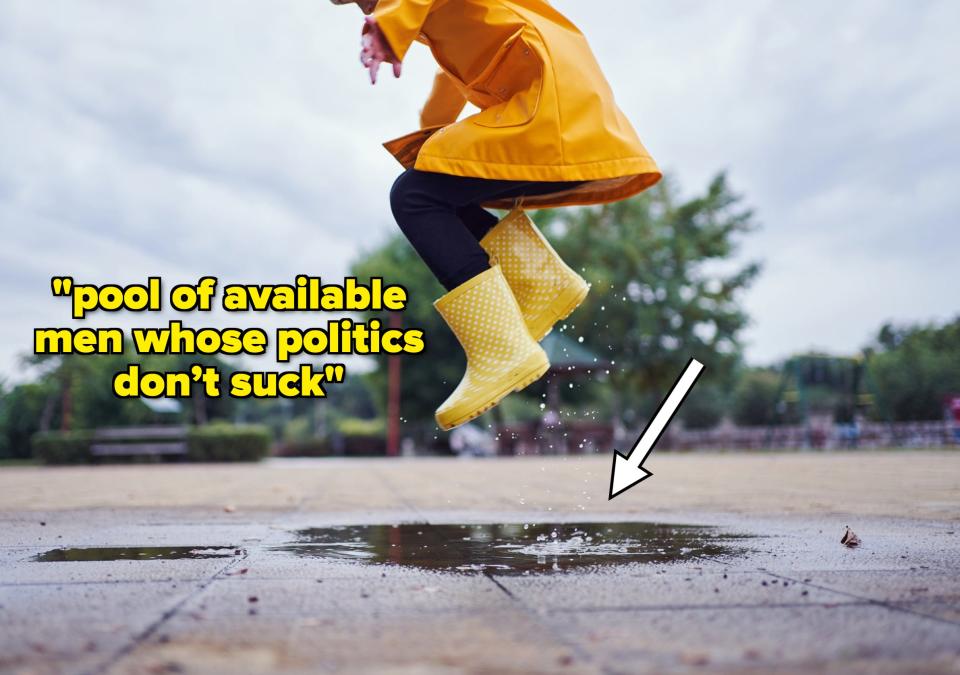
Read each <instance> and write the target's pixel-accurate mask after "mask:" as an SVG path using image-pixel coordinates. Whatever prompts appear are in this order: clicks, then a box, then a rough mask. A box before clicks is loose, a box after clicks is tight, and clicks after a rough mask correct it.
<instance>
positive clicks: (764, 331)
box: [0, 0, 960, 373]
mask: <svg viewBox="0 0 960 675" xmlns="http://www.w3.org/2000/svg"><path fill="white" fill-rule="evenodd" d="M555 4H556V5H557V6H558V8H559V9H561V10H562V11H565V12H567V13H568V14H569V15H570V17H571V18H572V19H574V20H575V21H576V22H577V23H579V24H580V25H581V26H582V28H583V29H584V31H585V32H586V33H587V35H588V37H589V38H590V39H591V42H592V44H593V46H594V49H595V51H596V53H597V55H598V58H599V59H600V61H601V63H602V65H603V66H604V68H605V70H606V72H607V75H608V78H609V79H610V81H611V83H612V84H613V86H614V90H615V91H616V93H617V97H618V101H619V102H620V104H621V106H622V107H623V108H624V110H625V111H626V112H627V114H628V116H629V117H630V118H631V119H632V120H634V122H635V125H636V126H637V128H638V130H639V131H640V134H641V136H642V137H643V139H644V141H645V143H646V144H647V145H648V147H649V148H650V150H651V151H652V152H653V153H654V155H655V156H656V157H657V159H658V160H659V161H660V162H661V164H662V165H663V166H664V167H665V168H668V169H670V170H673V171H675V172H676V173H677V175H678V177H679V178H680V179H681V181H682V183H683V185H684V187H685V188H686V190H687V191H689V192H692V191H695V190H698V189H700V188H701V187H702V186H703V185H704V184H705V183H706V181H707V180H708V179H709V177H710V176H711V175H712V174H713V173H714V172H716V171H717V170H720V169H728V170H729V171H730V174H731V179H732V181H733V184H734V185H735V186H736V187H737V188H738V189H739V190H741V191H742V192H744V193H745V195H746V196H747V199H748V201H749V203H751V204H752V205H754V206H755V207H756V208H757V211H758V215H759V218H760V220H761V221H762V222H763V223H764V229H763V230H762V231H761V232H759V233H757V234H755V235H751V237H750V238H749V240H748V241H747V242H746V243H745V246H744V251H743V256H744V258H749V259H753V258H760V259H763V260H765V261H766V271H765V273H764V275H763V276H762V277H761V279H760V280H759V282H758V283H757V285H756V287H755V288H754V289H753V290H752V291H750V292H749V294H748V295H747V296H746V298H745V301H746V304H747V307H748V309H749V311H750V312H751V313H752V315H753V317H754V325H753V327H752V328H751V329H750V331H749V333H748V339H749V341H750V349H749V351H748V357H749V358H750V359H751V360H753V361H766V360H769V359H773V358H776V357H779V356H782V355H785V354H787V353H789V352H790V351H792V350H796V349H803V348H806V347H808V346H820V347H823V348H827V349H831V350H836V351H851V350H854V349H856V348H857V347H858V346H859V345H861V344H862V343H863V342H864V341H865V340H866V338H867V337H868V336H869V335H870V334H871V333H872V332H873V331H874V330H875V329H876V327H877V326H878V325H879V323H880V322H881V321H884V320H887V319H890V318H897V319H901V320H905V319H914V320H925V319H930V318H946V317H948V316H950V315H951V314H952V313H955V312H956V310H957V308H958V303H957V301H956V298H955V285H956V284H955V280H953V279H951V278H950V276H951V272H950V270H951V269H955V267H956V263H955V261H954V260H952V259H951V257H952V256H955V251H957V250H960V234H958V231H957V228H956V227H955V215H954V214H955V213H956V211H957V206H958V197H957V193H956V188H955V186H956V185H957V184H958V179H960V166H958V163H957V159H956V158H957V157H958V156H960V152H958V151H960V147H958V146H960V89H958V88H957V87H956V86H954V81H955V77H954V73H953V69H954V68H955V65H956V63H958V62H960V48H958V47H957V46H956V40H955V39H954V38H955V33H956V28H957V26H960V4H958V3H955V2H952V1H951V0H939V1H935V0H925V1H922V2H915V3H909V4H906V3H896V2H892V1H891V2H885V3H878V2H875V1H869V0H853V1H852V2H848V3H842V4H838V3H835V2H827V1H826V0H818V1H815V2H806V3H784V2H774V1H772V0H735V1H733V2H729V3H715V2H706V1H705V0H696V1H695V0H677V1H675V2H670V3H662V2H653V1H652V0H603V1H602V2H594V3H583V2H575V1H574V0H562V1H560V0H558V1H557V2H556V3H555ZM358 32H359V14H358V13H356V12H354V11H351V10H350V9H346V8H340V9H337V8H334V7H332V6H330V5H329V4H328V3H326V2H324V1H322V0H284V1H282V2H279V3H269V4H265V3H263V2H260V1H255V0H236V1H234V2H231V3H229V5H224V4H222V3H196V2H188V1H187V0H138V1H137V2H114V1H111V0H80V1H77V0H48V1H45V2H36V1H35V0H0V147H2V148H3V152H2V153H0V227H2V236H3V240H2V241H3V245H2V247H0V279H2V287H0V301H2V302H3V305H4V307H5V313H4V318H3V327H4V330H3V331H2V332H0V372H7V373H13V372H15V371H16V369H17V366H16V363H15V358H14V357H15V355H16V354H17V353H20V352H23V351H25V350H26V349H27V348H28V346H29V344H30V330H31V328H32V327H33V326H34V325H38V324H50V323H57V322H60V321H63V320H64V317H65V316H66V315H65V313H64V311H63V306H62V303H61V302H60V301H58V300H57V299H54V298H51V297H49V277H50V276H52V275H54V274H62V273H72V274H74V275H75V276H76V277H78V278H84V279H86V280H91V281H97V280H99V281H104V280H107V279H110V280H116V281H123V282H134V281H139V280H140V279H142V278H143V277H144V276H146V275H148V274H162V275H164V276H169V277H172V280H173V281H189V280H192V279H194V278H196V277H199V276H201V275H204V274H216V275H220V276H222V277H223V278H224V279H225V280H243V281H260V282H268V281H275V282H283V281H287V280H289V279H290V278H292V276H293V275H294V274H296V273H300V272H308V273H312V274H319V275H323V276H325V277H337V276H342V275H343V274H344V273H345V271H346V267H347V264H348V262H349V261H350V259H351V258H352V257H353V256H354V255H355V254H356V253H357V251H358V250H360V249H361V248H364V247H369V246H370V245H372V243H374V242H375V241H377V240H378V239H379V238H381V237H382V236H384V235H385V234H386V233H389V232H391V231H392V228H393V224H392V220H391V218H390V214H389V208H388V204H387V192H388V190H389V186H390V183H391V181H392V180H393V177H394V176H395V174H396V173H397V172H398V170H399V168H398V167H397V166H396V165H395V164H394V163H393V160H392V159H390V158H389V156H387V155H386V154H385V153H384V151H383V150H382V149H381V148H380V146H379V142H380V141H382V140H384V139H387V138H392V137H394V136H398V135H400V134H402V133H405V132H406V131H409V130H410V129H411V128H412V126H413V125H414V124H415V119H416V111H417V109H418V107H419V104H420V102H421V99H422V97H423V95H424V94H425V92H426V89H427V87H428V86H429V79H430V76H431V74H432V69H433V66H432V64H431V61H430V57H429V54H428V52H427V51H426V50H425V49H414V50H413V51H412V53H411V57H410V59H409V61H408V63H407V64H406V70H405V74H404V77H403V78H402V79H401V80H400V81H396V82H395V81H393V80H392V78H389V77H387V78H385V79H384V81H383V83H382V84H381V85H378V86H377V87H376V88H374V87H370V86H369V84H368V83H367V82H366V81H365V79H364V74H363V72H362V71H361V69H360V67H359V64H358V63H357V55H356V52H357V45H358Z"/></svg>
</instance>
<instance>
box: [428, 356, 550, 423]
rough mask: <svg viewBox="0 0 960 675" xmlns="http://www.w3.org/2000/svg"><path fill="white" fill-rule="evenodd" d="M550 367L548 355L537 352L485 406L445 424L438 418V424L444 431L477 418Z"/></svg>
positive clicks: (526, 385)
mask: <svg viewBox="0 0 960 675" xmlns="http://www.w3.org/2000/svg"><path fill="white" fill-rule="evenodd" d="M549 369H550V361H548V360H547V357H546V355H545V354H543V353H540V354H536V355H535V356H534V357H533V358H531V359H528V361H527V363H525V364H523V366H521V367H519V368H515V369H514V370H513V371H512V372H511V373H510V375H511V377H510V378H509V379H508V380H507V382H508V384H507V385H505V386H504V387H503V388H502V389H500V390H499V391H498V392H497V394H496V395H495V396H494V397H493V398H491V399H490V401H489V402H487V403H485V404H483V406H481V407H479V408H475V409H474V410H472V411H470V412H469V413H467V414H466V415H461V416H460V417H458V418H456V419H455V420H454V421H453V422H451V423H449V424H448V425H444V424H443V423H441V422H440V421H439V420H437V424H438V425H439V426H440V428H441V429H443V430H444V431H450V430H451V429H456V428H457V427H459V426H462V425H464V424H466V423H467V422H470V421H472V420H475V419H477V418H478V417H480V415H482V414H483V413H485V412H487V411H488V410H492V409H493V408H495V407H497V405H498V404H499V403H500V401H502V400H503V399H505V398H506V397H507V396H508V395H509V394H512V393H513V392H515V391H522V390H524V389H526V388H527V387H529V386H530V385H531V384H533V383H534V382H536V381H537V380H539V379H540V378H541V377H543V376H544V375H546V373H547V371H548V370H549Z"/></svg>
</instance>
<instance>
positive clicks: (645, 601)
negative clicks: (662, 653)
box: [498, 568, 855, 610]
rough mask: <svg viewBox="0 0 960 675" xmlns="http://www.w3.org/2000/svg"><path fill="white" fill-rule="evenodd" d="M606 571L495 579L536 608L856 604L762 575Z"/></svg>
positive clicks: (702, 570) (700, 570) (709, 571)
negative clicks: (587, 573) (586, 573)
mask: <svg viewBox="0 0 960 675" xmlns="http://www.w3.org/2000/svg"><path fill="white" fill-rule="evenodd" d="M629 570H630V568H626V569H624V570H620V571H618V570H606V571H603V572H594V573H592V574H590V575H583V574H558V575H553V576H530V577H504V578H502V579H498V581H499V582H500V583H501V584H503V586H504V587H506V588H507V589H508V590H509V591H510V592H511V593H513V594H514V595H515V596H516V597H517V598H518V599H519V600H521V601H522V602H524V603H525V604H527V605H529V606H530V607H533V608H536V609H548V610H556V609H570V610H573V609H589V608H599V609H613V608H630V607H691V606H694V607H699V606H720V605H736V606H743V605H758V606H765V605H797V604H799V605H809V604H838V603H846V602H854V601H855V600H853V599H851V598H849V597H847V596H845V595H841V594H839V593H834V592H831V591H828V590H822V589H818V588H814V587H810V586H806V585H804V584H798V583H795V582H793V581H786V580H783V579H780V578H778V577H776V576H773V575H770V574H766V573H763V572H733V571H731V572H727V573H722V572H717V571H714V570H713V568H710V570H705V569H702V568H701V569H695V568H688V569H686V570H685V571H680V570H677V571H675V572H671V573H663V574H658V573H656V572H655V571H633V572H630V571H629Z"/></svg>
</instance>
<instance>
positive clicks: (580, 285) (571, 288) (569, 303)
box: [527, 277, 590, 342]
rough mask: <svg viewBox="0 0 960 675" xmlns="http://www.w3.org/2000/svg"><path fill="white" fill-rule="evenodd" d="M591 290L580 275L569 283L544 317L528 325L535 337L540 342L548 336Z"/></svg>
mask: <svg viewBox="0 0 960 675" xmlns="http://www.w3.org/2000/svg"><path fill="white" fill-rule="evenodd" d="M589 292H590V286H589V285H587V282H586V281H584V280H583V279H582V278H580V277H577V280H576V281H575V282H573V283H571V284H567V287H566V288H564V289H563V290H562V291H560V294H559V295H557V299H556V300H554V301H553V302H552V303H551V304H550V307H549V308H548V309H547V311H546V312H544V314H542V315H541V317H543V318H539V319H537V320H535V321H534V322H533V324H532V325H530V326H528V327H527V328H528V330H529V331H530V334H531V335H532V336H533V339H534V340H536V341H537V342H540V340H542V339H543V338H545V337H547V335H549V334H550V331H552V330H553V326H554V325H555V324H556V323H557V322H558V321H563V320H564V319H566V318H567V317H568V316H570V315H571V314H573V312H574V310H575V309H576V308H577V307H579V306H580V305H581V304H582V303H583V301H584V300H586V299H587V294H588V293H589Z"/></svg>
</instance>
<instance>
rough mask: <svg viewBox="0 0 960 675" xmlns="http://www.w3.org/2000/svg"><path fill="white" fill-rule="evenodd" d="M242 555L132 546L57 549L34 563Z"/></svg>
mask: <svg viewBox="0 0 960 675" xmlns="http://www.w3.org/2000/svg"><path fill="white" fill-rule="evenodd" d="M235 555H240V551H239V549H236V548H234V547H232V546H231V547H229V548H204V547H202V546H164V547H152V548H136V547H131V546H122V547H113V548H104V547H91V548H55V549H53V550H52V551H44V552H43V553H40V554H38V555H36V556H34V557H33V558H31V560H33V561H35V562H91V561H93V562H96V561H108V560H184V559H187V560H205V559H207V558H232V557H233V556H235Z"/></svg>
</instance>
